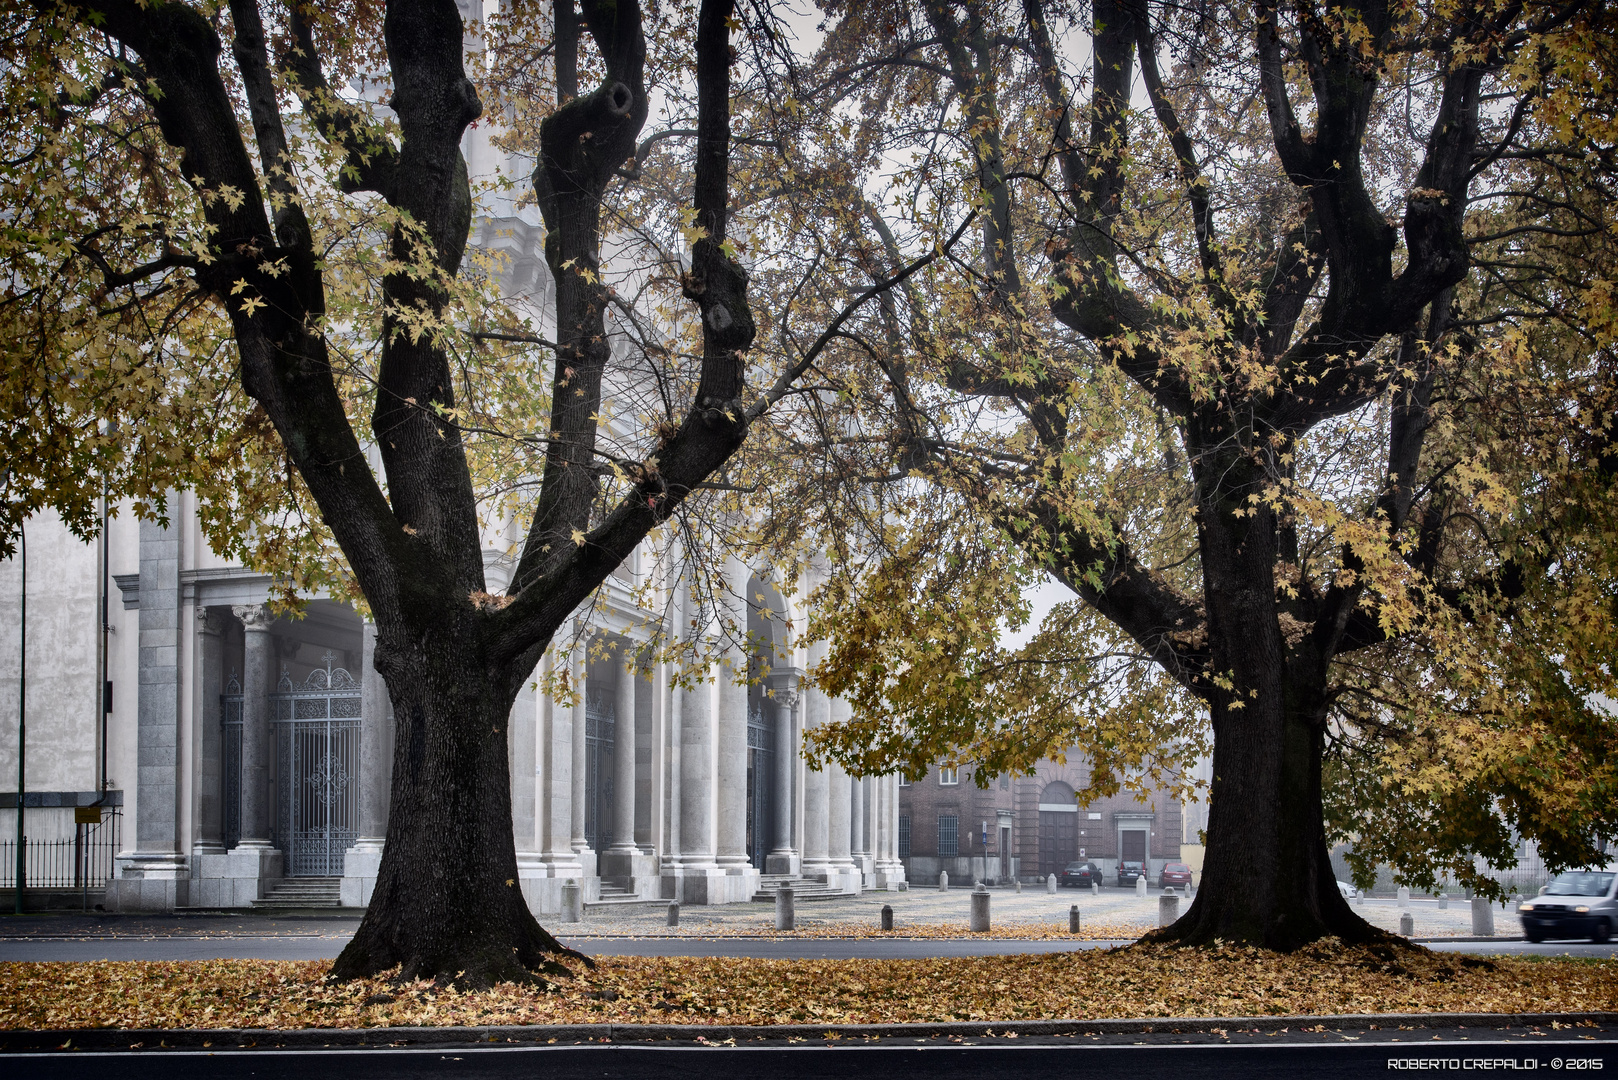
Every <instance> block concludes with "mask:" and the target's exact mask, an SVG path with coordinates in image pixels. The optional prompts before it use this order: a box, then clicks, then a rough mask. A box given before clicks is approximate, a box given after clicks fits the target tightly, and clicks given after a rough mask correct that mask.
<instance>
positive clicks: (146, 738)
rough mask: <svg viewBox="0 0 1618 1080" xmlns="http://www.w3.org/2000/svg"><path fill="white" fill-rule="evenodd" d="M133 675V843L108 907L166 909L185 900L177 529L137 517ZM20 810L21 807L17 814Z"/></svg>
mask: <svg viewBox="0 0 1618 1080" xmlns="http://www.w3.org/2000/svg"><path fill="white" fill-rule="evenodd" d="M139 626H140V639H139V642H138V653H137V656H138V660H137V664H138V668H137V676H136V695H137V697H136V705H135V725H136V736H135V737H136V752H135V763H136V776H135V820H134V822H133V825H134V828H133V830H131V831H132V832H133V833H134V838H135V846H134V849H133V850H132V851H127V852H121V853H120V854H119V855H118V858H117V863H116V866H115V869H114V878H113V880H112V881H110V882H108V885H107V897H106V906H107V907H108V908H109V909H110V910H113V911H170V910H173V909H174V908H175V907H177V906H181V905H184V904H187V903H189V902H190V877H191V873H190V868H189V867H188V866H187V864H186V858H185V856H184V855H183V854H181V851H180V842H181V837H180V801H179V800H180V530H179V529H178V528H177V527H173V526H171V527H169V528H163V527H162V526H160V525H158V524H157V523H156V522H152V521H142V522H141V523H140V616H139ZM20 812H21V811H19V813H20Z"/></svg>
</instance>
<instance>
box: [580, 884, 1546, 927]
mask: <svg viewBox="0 0 1618 1080" xmlns="http://www.w3.org/2000/svg"><path fill="white" fill-rule="evenodd" d="M989 893H990V897H991V899H990V917H991V921H992V924H993V926H994V933H996V934H997V935H1000V934H1003V935H1006V936H1022V937H1039V936H1047V935H1050V936H1056V935H1061V936H1063V937H1066V936H1068V932H1067V931H1068V910H1069V908H1070V907H1071V906H1072V905H1074V904H1077V905H1078V908H1079V919H1080V926H1081V931H1082V933H1083V936H1085V937H1089V938H1133V937H1137V936H1139V935H1140V934H1141V933H1143V932H1144V931H1146V930H1149V929H1151V928H1152V927H1154V926H1156V925H1157V920H1158V896H1159V890H1157V889H1150V890H1148V895H1147V896H1146V897H1145V898H1144V899H1142V898H1140V897H1137V896H1136V895H1135V891H1134V890H1133V889H1119V888H1105V887H1104V888H1102V889H1101V890H1100V892H1099V893H1096V894H1092V893H1090V892H1089V891H1088V890H1076V889H1058V890H1056V892H1055V894H1054V895H1053V894H1050V893H1047V892H1046V891H1045V889H1044V888H1043V887H1029V886H1024V888H1023V891H1022V892H1021V893H1018V892H1016V891H1015V890H1014V889H1011V888H1006V887H1000V888H993V889H990V890H989ZM970 895H971V890H969V889H950V890H948V891H946V892H940V891H939V890H937V889H929V888H913V889H910V890H909V891H906V892H891V893H864V894H861V895H859V896H852V897H848V898H846V899H837V900H814V901H803V902H800V903H798V904H797V905H796V908H797V927H798V933H799V934H800V935H802V934H806V933H810V934H814V933H819V934H826V935H828V936H832V935H835V936H844V935H849V934H859V933H863V932H867V931H874V930H875V929H876V928H877V926H878V925H879V923H878V919H879V916H880V912H881V909H882V906H883V905H884V904H888V905H891V906H892V907H893V929H894V933H895V934H904V933H906V932H907V931H909V932H911V933H915V934H920V935H925V936H929V937H932V936H952V935H954V934H960V935H962V936H965V935H966V933H967V929H966V926H967V917H968V914H969V911H970V903H971V901H970V899H969V897H970ZM1189 903H1190V901H1189V900H1188V899H1186V898H1181V900H1180V911H1181V912H1184V911H1185V909H1186V907H1187V906H1188V905H1189ZM1354 910H1355V911H1356V912H1357V913H1358V914H1359V915H1361V916H1362V917H1363V918H1365V919H1366V920H1367V921H1368V922H1370V923H1371V924H1372V925H1375V926H1379V927H1382V928H1383V929H1385V930H1389V931H1393V932H1397V931H1398V929H1399V914H1400V911H1399V906H1398V903H1397V901H1395V900H1392V899H1369V900H1365V901H1363V902H1360V901H1355V902H1354ZM1410 911H1411V915H1412V917H1413V918H1414V921H1415V936H1416V937H1418V938H1425V937H1470V936H1472V906H1471V903H1470V902H1469V901H1467V900H1464V899H1452V900H1451V901H1450V904H1449V907H1448V909H1447V910H1442V911H1441V910H1439V908H1438V901H1437V900H1431V899H1428V900H1420V899H1416V900H1411V901H1410ZM665 924H666V914H665V911H664V909H663V908H662V907H652V906H649V905H648V906H643V907H634V908H620V909H617V910H611V909H602V908H596V909H594V910H590V911H586V913H585V916H584V921H583V922H582V923H578V924H558V925H557V929H558V931H559V932H561V933H563V934H565V935H566V936H568V937H570V938H572V937H583V936H592V935H600V936H662V935H680V936H685V935H695V936H701V935H704V934H727V935H728V934H771V933H774V931H775V909H774V906H773V905H771V904H731V905H726V906H724V907H714V908H707V907H686V908H684V909H682V911H681V914H680V925H679V926H678V927H677V928H676V927H669V926H667V925H665ZM1494 928H1495V936H1497V937H1518V936H1521V933H1522V930H1521V927H1520V925H1519V924H1518V921H1517V916H1516V912H1515V911H1514V910H1513V909H1510V908H1506V907H1501V906H1498V905H1497V906H1496V907H1495V910H1494Z"/></svg>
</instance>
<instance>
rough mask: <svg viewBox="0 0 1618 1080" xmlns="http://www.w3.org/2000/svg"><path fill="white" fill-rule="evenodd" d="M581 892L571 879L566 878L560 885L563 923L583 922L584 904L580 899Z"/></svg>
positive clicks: (577, 884)
mask: <svg viewBox="0 0 1618 1080" xmlns="http://www.w3.org/2000/svg"><path fill="white" fill-rule="evenodd" d="M582 892H583V890H581V889H580V888H579V883H578V882H577V881H576V880H574V879H573V878H568V879H567V880H566V881H565V882H563V883H562V921H563V922H582V921H584V903H583V901H582V900H581V899H580V896H581V894H582Z"/></svg>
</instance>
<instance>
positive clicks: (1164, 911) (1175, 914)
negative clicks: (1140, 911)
mask: <svg viewBox="0 0 1618 1080" xmlns="http://www.w3.org/2000/svg"><path fill="white" fill-rule="evenodd" d="M1179 917H1180V897H1179V894H1177V893H1176V892H1175V891H1174V890H1173V889H1164V890H1163V895H1162V896H1159V897H1158V898H1157V925H1159V926H1173V925H1174V921H1175V920H1176V919H1178V918H1179Z"/></svg>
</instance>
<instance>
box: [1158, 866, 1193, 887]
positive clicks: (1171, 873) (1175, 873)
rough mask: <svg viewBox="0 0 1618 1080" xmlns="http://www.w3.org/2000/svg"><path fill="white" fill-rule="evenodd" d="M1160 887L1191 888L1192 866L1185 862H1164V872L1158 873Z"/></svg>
mask: <svg viewBox="0 0 1618 1080" xmlns="http://www.w3.org/2000/svg"><path fill="white" fill-rule="evenodd" d="M1157 887H1158V888H1159V889H1170V888H1173V889H1189V888H1190V887H1191V868H1190V867H1189V866H1187V865H1186V864H1185V863H1183V862H1171V863H1164V864H1163V872H1162V873H1160V874H1158V875H1157Z"/></svg>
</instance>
